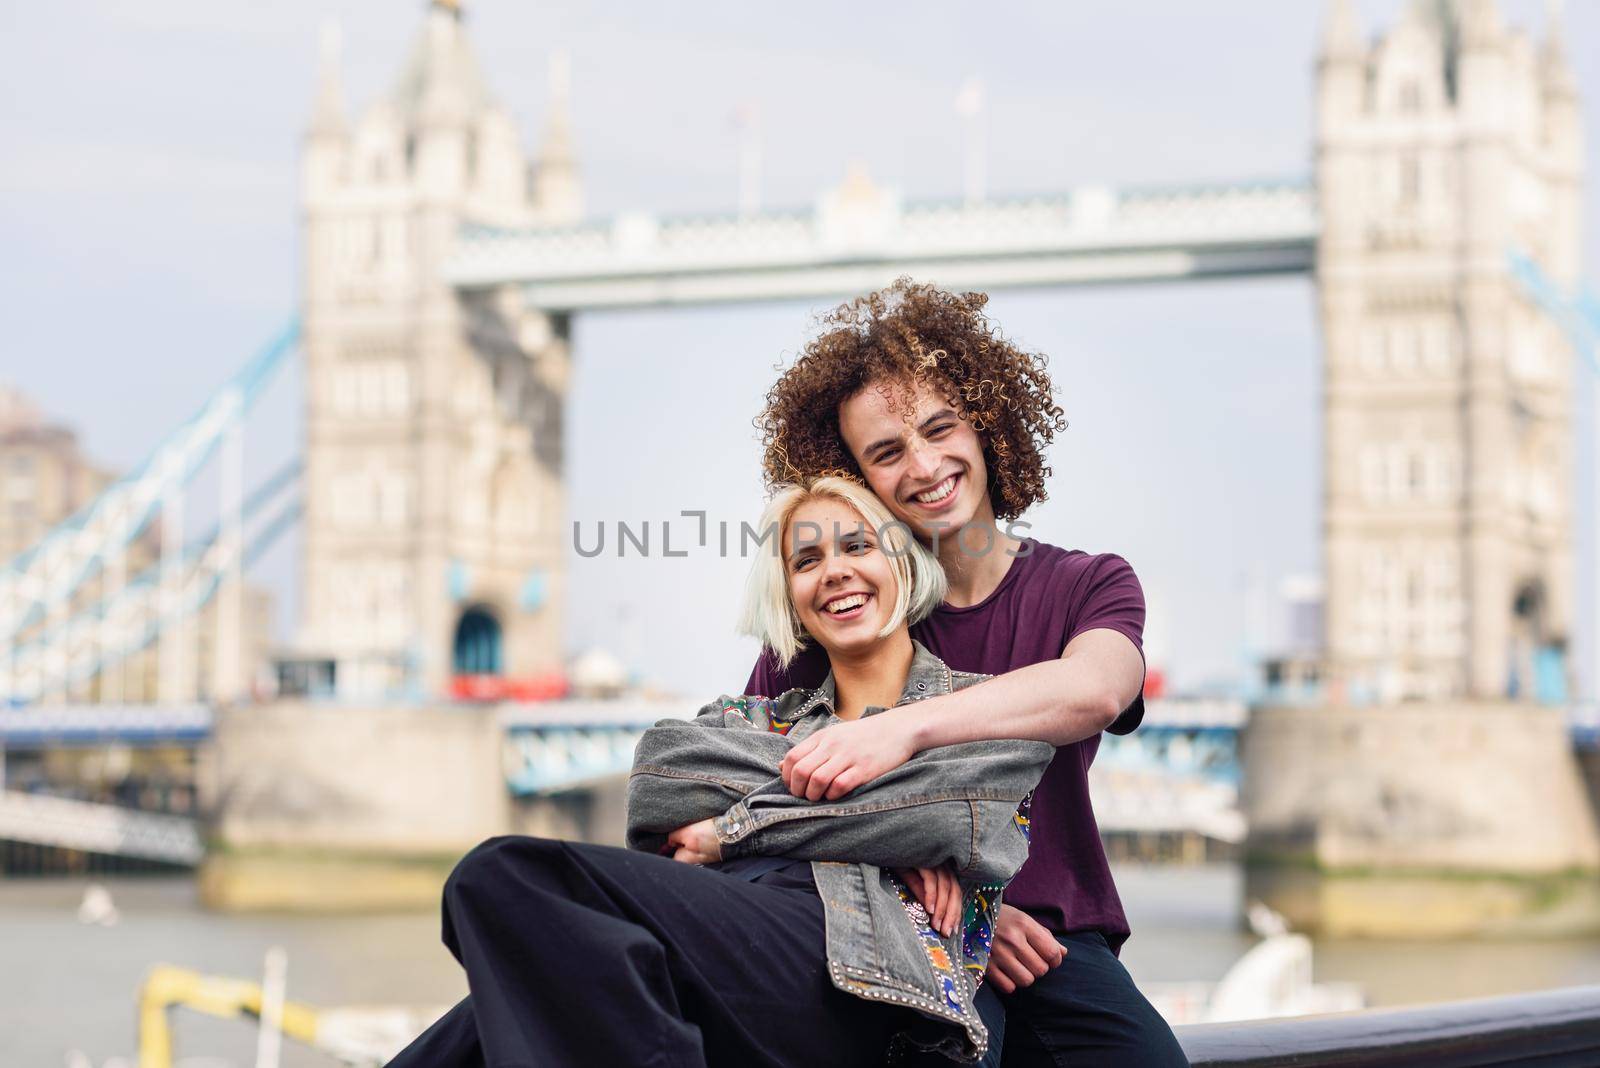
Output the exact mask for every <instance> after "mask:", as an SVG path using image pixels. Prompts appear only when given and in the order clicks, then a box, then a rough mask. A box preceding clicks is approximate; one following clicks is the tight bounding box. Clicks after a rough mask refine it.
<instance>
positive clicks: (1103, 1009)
mask: <svg viewBox="0 0 1600 1068" xmlns="http://www.w3.org/2000/svg"><path fill="white" fill-rule="evenodd" d="M1059 941H1060V942H1061V944H1062V945H1063V946H1065V947H1066V949H1067V955H1066V958H1065V959H1064V960H1062V962H1061V964H1060V966H1058V967H1056V968H1052V969H1051V970H1050V971H1049V972H1047V973H1045V975H1044V976H1043V977H1042V978H1040V979H1037V980H1035V981H1034V983H1033V985H1032V986H1027V987H1023V988H1021V989H1019V990H1017V991H1016V992H1015V993H1012V994H999V993H996V991H995V989H994V988H993V987H992V986H990V985H989V984H988V983H985V984H984V985H983V987H982V988H981V989H980V990H979V991H978V997H977V1007H978V1015H980V1016H982V1017H983V1022H984V1024H985V1025H987V1026H988V1028H989V1054H988V1056H987V1057H985V1058H984V1060H983V1062H982V1068H1065V1066H1067V1065H1071V1066H1072V1068H1187V1066H1188V1064H1189V1061H1188V1058H1186V1057H1185V1056H1184V1055H1183V1049H1182V1047H1180V1046H1179V1045H1178V1040H1177V1038H1175V1037H1174V1036H1173V1034H1172V1028H1171V1027H1169V1026H1167V1022H1166V1021H1165V1020H1163V1019H1162V1018H1161V1014H1160V1013H1158V1012H1156V1010H1155V1008H1154V1007H1153V1006H1152V1005H1151V1004H1150V1002H1149V1001H1148V1000H1146V999H1145V996H1144V995H1143V994H1141V993H1139V989H1138V987H1136V986H1134V985H1133V978H1132V977H1131V976H1130V975H1129V974H1128V969H1126V968H1124V967H1123V966H1122V962H1121V961H1119V960H1118V959H1117V957H1116V954H1114V953H1112V952H1111V947H1110V946H1109V945H1108V944H1107V943H1106V940H1105V937H1104V936H1103V935H1101V934H1099V933H1098V932H1094V931H1084V932H1078V933H1074V934H1069V935H1063V936H1060V938H1059ZM1002 1051H1003V1052H1002ZM904 1063H906V1064H907V1065H912V1066H915V1068H949V1066H950V1065H952V1064H953V1063H954V1062H952V1061H949V1060H946V1059H944V1058H942V1057H937V1056H933V1055H930V1054H923V1055H920V1056H919V1057H912V1058H910V1059H909V1060H907V1061H906V1062H904Z"/></svg>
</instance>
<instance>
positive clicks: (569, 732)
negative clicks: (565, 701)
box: [506, 723, 650, 797]
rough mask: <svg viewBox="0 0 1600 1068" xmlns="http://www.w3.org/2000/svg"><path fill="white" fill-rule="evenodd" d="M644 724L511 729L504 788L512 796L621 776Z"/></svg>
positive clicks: (580, 785)
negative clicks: (509, 751) (507, 789)
mask: <svg viewBox="0 0 1600 1068" xmlns="http://www.w3.org/2000/svg"><path fill="white" fill-rule="evenodd" d="M648 726H650V724H648V723H640V724H633V725H627V724H616V725H607V726H594V727H584V726H565V725H563V726H550V727H535V728H520V729H513V730H511V731H510V732H509V733H508V736H507V742H508V743H509V745H510V748H511V756H510V759H509V761H508V763H507V775H506V786H507V787H508V788H509V789H510V791H511V794H512V796H514V797H533V796H537V795H541V794H553V793H560V792H562V791H564V790H574V789H579V788H581V787H583V786H585V785H588V784H590V783H593V782H595V781H596V780H598V779H607V778H611V777H613V776H617V775H626V774H627V773H628V769H629V768H631V767H633V751H634V749H635V748H636V747H637V746H638V744H639V739H640V738H641V737H643V736H644V732H645V728H646V727H648Z"/></svg>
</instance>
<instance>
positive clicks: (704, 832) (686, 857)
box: [662, 820, 722, 864]
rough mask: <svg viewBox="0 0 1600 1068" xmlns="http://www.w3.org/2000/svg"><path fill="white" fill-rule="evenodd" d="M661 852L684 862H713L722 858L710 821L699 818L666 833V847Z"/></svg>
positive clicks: (720, 847) (720, 846) (719, 843)
mask: <svg viewBox="0 0 1600 1068" xmlns="http://www.w3.org/2000/svg"><path fill="white" fill-rule="evenodd" d="M662 852H663V853H665V854H667V855H668V856H671V857H672V859H673V860H676V861H680V862H681V863H684V864H715V863H716V862H717V861H719V860H721V859H722V843H721V842H719V841H717V831H716V828H715V827H713V826H712V825H711V821H710V820H701V821H700V822H698V823H690V824H686V825H685V826H682V827H679V828H678V829H677V830H675V831H673V832H672V833H671V834H669V835H667V847H666V849H664V850H663V851H662Z"/></svg>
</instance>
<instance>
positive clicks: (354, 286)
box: [300, 0, 582, 696]
mask: <svg viewBox="0 0 1600 1068" xmlns="http://www.w3.org/2000/svg"><path fill="white" fill-rule="evenodd" d="M323 48H324V54H323V70H322V74H321V79H320V85H319V87H318V90H317V94H316V102H315V105H314V108H313V113H312V117H311V122H310V125H309V128H308V130H307V133H306V140H305V150H304V159H303V204H304V212H305V295H304V317H303V320H304V321H303V329H304V337H305V351H306V373H307V383H306V396H307V412H306V436H307V441H306V486H307V492H306V505H305V508H306V513H305V547H304V574H303V576H302V577H303V586H304V596H303V613H304V615H303V625H302V630H301V634H300V645H301V655H303V656H305V657H307V658H310V659H313V660H328V661H332V662H333V663H334V665H335V671H336V685H337V687H338V689H339V691H340V692H342V693H345V694H349V695H364V696H377V695H383V694H388V693H404V692H409V693H413V694H422V695H427V696H431V695H437V694H439V693H441V692H442V691H443V690H444V689H445V688H446V687H447V686H448V684H449V681H450V679H451V678H452V676H455V675H462V674H474V675H494V674H504V675H508V676H513V677H529V676H538V675H542V674H545V673H547V672H551V671H554V670H556V669H558V668H559V666H560V664H561V659H562V649H561V639H562V627H561V604H562V586H563V582H562V551H561V547H562V542H561V538H560V527H561V517H562V514H563V511H564V497H563V488H562V487H563V483H562V472H561V464H562V459H561V422H560V416H561V411H562V406H563V400H564V392H565V386H566V377H567V357H568V353H567V329H566V323H565V321H562V320H552V319H551V318H550V317H547V316H543V315H540V314H537V313H525V312H524V310H523V308H522V307H521V304H520V299H519V297H518V294H517V292H516V290H515V289H514V288H510V287H508V288H506V289H504V290H498V291H488V292H484V293H480V294H474V295H473V296H471V297H463V296H461V295H458V293H457V292H456V291H455V290H454V289H452V287H451V286H450V285H448V284H447V283H446V282H445V281H444V280H443V278H442V272H441V267H442V264H443V263H444V262H445V260H446V258H447V257H448V256H449V255H450V253H451V250H452V248H453V245H454V243H455V241H456V236H457V234H458V232H459V231H460V229H461V228H462V226H463V225H470V224H471V223H474V222H482V223H488V224H494V225H511V226H518V225H521V226H526V225H530V224H537V223H540V222H548V223H566V222H571V221H573V220H574V218H575V216H576V215H577V214H578V213H579V212H581V210H582V203H581V196H580V194H579V191H578V188H577V178H576V167H575V164H574V162H573V158H572V152H571V146H570V138H569V136H568V133H567V124H566V116H565V114H564V113H562V114H560V115H558V116H557V118H555V119H552V120H551V121H552V128H553V129H557V130H559V133H558V135H557V136H558V142H559V144H558V146H557V147H558V154H559V159H558V160H556V161H555V163H554V165H553V166H550V167H546V168H542V169H541V168H536V167H535V168H530V166H529V164H528V163H527V161H526V160H525V159H524V158H523V155H522V151H521V149H520V147H519V136H518V132H517V128H516V126H515V124H514V123H513V121H512V119H511V117H510V116H509V115H508V114H507V113H506V111H505V110H504V109H503V108H501V107H500V106H499V105H498V104H496V103H495V102H494V101H493V100H492V99H491V98H490V96H489V94H488V91H487V90H486V88H485V86H484V82H483V79H482V76H481V74H480V72H479V69H478V66H477V63H476V61H475V59H474V57H473V54H472V52H471V49H470V48H469V45H468V41H467V37H466V35H465V33H464V32H463V25H462V14H461V12H460V10H459V8H458V6H457V5H456V4H454V3H447V2H444V0H436V2H434V3H433V4H432V5H431V6H430V7H429V8H428V10H427V13H426V24H425V26H424V28H423V32H422V34H421V36H420V37H419V39H418V40H417V42H416V44H415V47H414V50H413V52H412V55H411V58H410V61H409V62H408V63H407V65H406V67H405V69H404V71H403V72H402V74H401V76H400V78H399V80H398V82H397V83H396V84H395V86H394V88H393V90H392V91H391V92H390V93H388V94H387V95H386V96H384V97H383V98H382V99H380V100H378V101H376V102H375V103H373V104H372V105H371V106H370V107H369V108H367V109H366V111H365V113H364V114H362V115H361V117H360V119H359V120H358V121H356V122H355V123H354V124H353V125H352V124H351V123H349V121H348V120H347V119H346V115H345V107H344V101H343V94H342V91H341V87H340V83H339V72H338V55H337V42H336V41H334V40H332V39H325V40H324V45H323ZM563 84H564V75H563ZM564 105H565V96H564V94H563V95H562V97H561V98H560V99H559V100H558V101H557V103H556V106H557V107H558V108H561V107H564ZM545 172H548V177H546V178H545V180H544V181H543V182H540V183H538V184H537V185H536V184H535V183H536V176H539V175H542V174H545ZM557 177H559V178H560V180H554V179H556V178H557ZM545 186H549V187H550V188H551V189H553V190H554V191H556V192H558V193H559V194H560V195H559V197H557V198H556V200H555V202H554V203H551V202H548V201H545V200H541V198H540V197H539V195H538V193H539V191H540V189H542V188H544V187H545Z"/></svg>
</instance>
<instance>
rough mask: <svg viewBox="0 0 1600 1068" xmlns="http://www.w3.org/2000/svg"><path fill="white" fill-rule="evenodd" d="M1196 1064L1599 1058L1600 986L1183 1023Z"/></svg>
mask: <svg viewBox="0 0 1600 1068" xmlns="http://www.w3.org/2000/svg"><path fill="white" fill-rule="evenodd" d="M1177 1032H1178V1040H1179V1041H1180V1042H1181V1043H1182V1044H1183V1048H1184V1052H1186V1053H1187V1054H1188V1055H1189V1060H1190V1062H1191V1063H1192V1064H1193V1065H1194V1066H1195V1068H1239V1066H1245V1065H1249V1066H1252V1068H1258V1066H1269V1065H1294V1066H1296V1068H1303V1066H1304V1068H1309V1066H1319V1065H1340V1066H1346V1065H1360V1066H1362V1068H1369V1066H1371V1068H1375V1066H1386V1065H1396V1066H1398V1065H1408V1066H1409V1065H1428V1066H1430V1068H1433V1066H1439V1068H1478V1066H1483V1065H1511V1064H1516V1065H1540V1066H1551V1068H1553V1066H1558V1065H1559V1066H1566V1065H1573V1066H1577V1065H1583V1066H1585V1068H1589V1066H1594V1065H1600V986H1582V987H1571V988H1568V989H1565V990H1551V991H1547V992H1544V993H1538V994H1518V995H1515V996H1511V997H1497V998H1480V999H1475V1000H1472V1001H1451V1002H1445V1003H1442V1004H1438V1005H1422V1006H1418V1007H1416V1008H1409V1009H1368V1010H1366V1011H1363V1012H1347V1013H1339V1014H1337V1015H1333V1016H1307V1017H1299V1018H1293V1019H1281V1020H1255V1021H1247V1022H1241V1023H1224V1024H1194V1025H1191V1026H1187V1027H1180V1028H1178V1029H1177Z"/></svg>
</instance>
